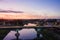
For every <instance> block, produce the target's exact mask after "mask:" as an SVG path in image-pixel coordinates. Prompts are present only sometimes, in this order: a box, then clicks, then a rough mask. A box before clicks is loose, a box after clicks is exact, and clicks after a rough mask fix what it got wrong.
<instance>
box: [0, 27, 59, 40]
mask: <svg viewBox="0 0 60 40" xmlns="http://www.w3.org/2000/svg"><path fill="white" fill-rule="evenodd" d="M12 29H13V30H15V29H16V28H15V29H14V28H12ZM37 29H41V30H40V31H38V30H37ZM37 29H36V28H35V30H36V31H37V38H35V39H33V40H60V27H41V28H37ZM10 30H11V28H10V29H2V28H1V29H0V40H3V38H4V37H5V36H6V35H7V34H8V33H9V32H10ZM39 34H43V37H42V38H40V37H39ZM16 40H17V39H16Z"/></svg>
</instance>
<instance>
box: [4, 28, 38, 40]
mask: <svg viewBox="0 0 60 40" xmlns="http://www.w3.org/2000/svg"><path fill="white" fill-rule="evenodd" d="M18 32H19V34H20V36H19V39H22V40H23V39H34V38H36V37H37V35H36V34H37V32H36V31H35V29H33V28H31V29H22V30H19V31H18ZM15 34H16V31H12V30H11V31H10V32H9V33H8V34H7V35H6V37H5V38H4V39H3V40H12V39H15V38H16V36H15Z"/></svg>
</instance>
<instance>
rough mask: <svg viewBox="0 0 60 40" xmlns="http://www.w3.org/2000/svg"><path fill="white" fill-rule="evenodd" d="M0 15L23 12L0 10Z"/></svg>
mask: <svg viewBox="0 0 60 40" xmlns="http://www.w3.org/2000/svg"><path fill="white" fill-rule="evenodd" d="M0 13H24V12H23V11H13V10H3V9H0Z"/></svg>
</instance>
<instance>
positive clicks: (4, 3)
mask: <svg viewBox="0 0 60 40" xmlns="http://www.w3.org/2000/svg"><path fill="white" fill-rule="evenodd" d="M1 10H2V11H4V12H1ZM8 10H11V11H17V12H18V11H20V12H21V11H22V12H23V14H28V15H34V16H35V15H36V16H38V17H40V16H44V18H45V17H47V16H50V17H51V18H52V16H53V17H56V18H57V17H58V18H60V0H0V13H5V12H7V13H9V14H12V13H14V12H8ZM19 14H22V13H19ZM0 15H1V14H0Z"/></svg>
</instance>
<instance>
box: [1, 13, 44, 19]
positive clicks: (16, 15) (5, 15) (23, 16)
mask: <svg viewBox="0 0 60 40" xmlns="http://www.w3.org/2000/svg"><path fill="white" fill-rule="evenodd" d="M40 18H44V17H42V16H41V15H31V14H26V13H23V14H20V13H12V14H10V13H0V19H40Z"/></svg>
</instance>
